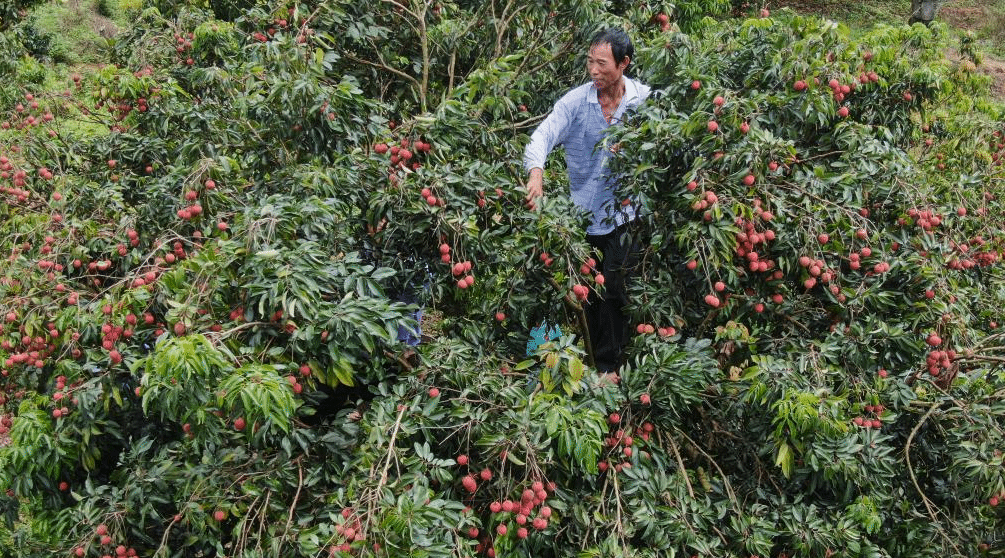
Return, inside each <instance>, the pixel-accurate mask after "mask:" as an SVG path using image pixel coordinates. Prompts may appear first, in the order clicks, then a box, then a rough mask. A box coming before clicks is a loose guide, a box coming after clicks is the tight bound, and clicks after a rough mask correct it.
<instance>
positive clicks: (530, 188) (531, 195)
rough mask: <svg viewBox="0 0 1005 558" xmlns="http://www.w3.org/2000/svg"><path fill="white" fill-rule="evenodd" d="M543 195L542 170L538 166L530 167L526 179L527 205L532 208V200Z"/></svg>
mask: <svg viewBox="0 0 1005 558" xmlns="http://www.w3.org/2000/svg"><path fill="white" fill-rule="evenodd" d="M542 195H544V171H543V170H541V169H538V168H533V169H530V178H528V179H527V207H529V208H530V209H534V200H535V199H536V198H539V197H541V196H542Z"/></svg>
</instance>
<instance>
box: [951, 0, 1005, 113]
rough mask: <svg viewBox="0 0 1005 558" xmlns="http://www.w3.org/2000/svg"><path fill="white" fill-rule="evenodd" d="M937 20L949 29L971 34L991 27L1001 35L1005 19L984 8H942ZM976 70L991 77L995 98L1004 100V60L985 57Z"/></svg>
mask: <svg viewBox="0 0 1005 558" xmlns="http://www.w3.org/2000/svg"><path fill="white" fill-rule="evenodd" d="M939 18H940V19H942V20H943V21H945V22H946V23H947V24H949V26H950V27H954V28H956V29H960V30H963V31H970V32H973V33H979V32H981V31H982V30H986V29H989V28H991V27H992V26H994V27H995V28H996V32H998V33H1002V32H1003V29H1002V27H1003V26H1005V18H1002V17H1001V16H1000V15H999V16H996V15H995V13H994V12H992V10H991V8H989V7H986V6H979V7H957V6H952V5H948V6H943V7H942V9H941V10H940V11H939ZM954 54H955V53H949V54H948V55H949V56H950V57H953V55H954ZM977 69H978V71H980V72H982V73H985V74H987V75H989V76H991V78H992V79H993V80H994V83H993V84H992V89H993V90H994V93H995V96H996V97H998V98H999V99H1005V60H1000V59H998V58H993V57H991V56H987V55H985V56H984V60H983V61H982V62H981V65H980V66H978V68H977Z"/></svg>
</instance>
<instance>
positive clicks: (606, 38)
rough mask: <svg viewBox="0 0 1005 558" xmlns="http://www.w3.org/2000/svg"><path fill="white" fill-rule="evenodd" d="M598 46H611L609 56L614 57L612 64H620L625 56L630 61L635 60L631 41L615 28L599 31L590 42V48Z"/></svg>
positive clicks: (625, 34)
mask: <svg viewBox="0 0 1005 558" xmlns="http://www.w3.org/2000/svg"><path fill="white" fill-rule="evenodd" d="M598 45H611V54H613V55H614V63H615V64H620V63H622V62H624V61H625V57H626V56H627V57H628V58H629V59H630V60H631V59H634V58H635V47H634V46H632V40H631V39H630V38H628V33H625V32H624V30H622V29H618V28H617V27H609V28H607V29H601V30H600V31H597V33H596V34H595V35H594V36H593V39H591V40H590V47H591V48H592V47H595V46H598Z"/></svg>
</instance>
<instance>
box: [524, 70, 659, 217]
mask: <svg viewBox="0 0 1005 558" xmlns="http://www.w3.org/2000/svg"><path fill="white" fill-rule="evenodd" d="M624 79H625V94H624V96H623V97H622V98H621V104H620V105H618V108H617V109H616V110H615V111H614V116H613V118H612V119H611V122H612V123H615V124H616V123H618V122H620V121H621V118H622V117H623V116H624V114H625V111H628V110H631V109H634V108H635V107H637V106H639V105H640V104H641V103H642V101H644V100H645V99H646V97H648V96H649V86H648V85H644V84H642V83H640V82H638V81H636V80H634V79H631V78H629V77H628V76H625V78H624ZM609 127H610V125H608V123H607V121H606V120H604V114H603V112H602V111H601V109H600V101H598V100H597V89H596V87H594V85H593V82H589V83H585V84H583V85H580V86H579V87H577V88H575V89H573V90H572V91H569V92H568V93H566V94H565V95H564V96H563V97H562V98H561V99H559V100H558V102H557V103H555V108H554V109H552V111H551V114H549V115H548V117H547V118H546V119H545V120H544V122H542V123H541V125H540V126H538V127H537V130H534V134H533V135H532V136H531V138H530V143H529V144H528V145H527V149H526V150H525V151H524V156H523V161H524V167H525V168H526V169H527V171H528V172H530V169H533V168H540V169H544V162H545V160H546V159H547V158H548V154H549V153H551V150H552V149H554V148H555V146H556V145H562V146H564V147H565V164H566V166H567V167H568V170H569V190H570V191H571V194H572V201H573V203H575V204H576V206H577V207H580V208H582V209H584V210H586V211H588V212H590V213H591V214H592V216H593V217H592V222H591V224H590V226H589V227H587V229H586V234H590V235H601V234H607V233H609V232H611V231H612V230H614V228H615V227H616V226H618V225H621V224H623V223H627V222H628V221H631V220H632V219H634V218H635V207H634V206H632V205H628V206H622V205H621V203H620V202H617V203H616V202H615V199H614V190H615V188H616V180H615V177H613V176H610V174H609V173H608V169H607V168H606V162H607V159H608V158H610V157H611V156H612V155H613V154H612V153H611V152H610V150H609V149H605V148H599V149H594V148H595V147H596V146H597V145H599V144H601V142H603V140H604V138H605V137H606V135H607V132H608V129H609Z"/></svg>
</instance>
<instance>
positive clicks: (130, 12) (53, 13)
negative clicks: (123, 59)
mask: <svg viewBox="0 0 1005 558" xmlns="http://www.w3.org/2000/svg"><path fill="white" fill-rule="evenodd" d="M142 4H143V2H142V0H50V1H49V2H48V3H46V4H43V5H41V6H39V7H38V8H36V9H35V11H34V13H33V15H34V16H35V27H36V28H37V29H38V31H39V33H41V34H44V35H46V36H48V37H49V38H50V40H51V42H52V45H51V52H50V56H51V58H52V59H53V60H55V61H57V62H65V63H67V64H96V63H100V62H102V61H103V60H104V59H105V58H106V57H105V48H106V41H107V39H108V38H111V37H114V36H115V35H116V34H117V33H118V32H119V30H120V29H123V28H125V27H127V26H128V25H129V24H130V22H131V20H132V19H133V17H135V15H136V14H137V13H139V10H140V9H141V8H142Z"/></svg>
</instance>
